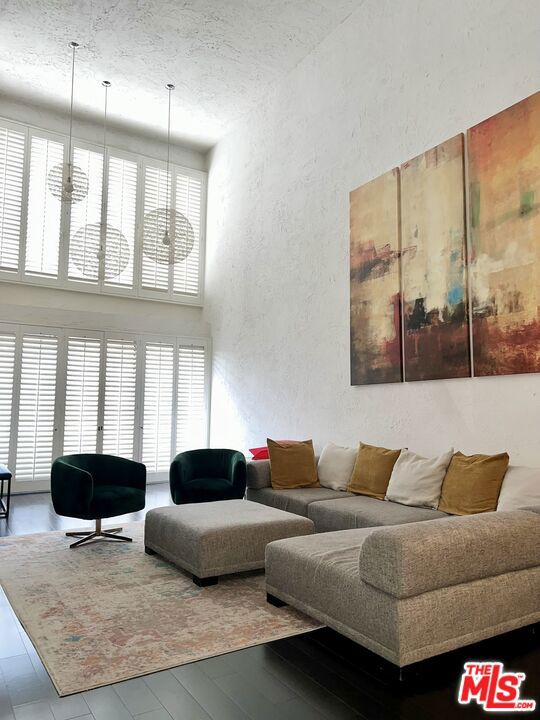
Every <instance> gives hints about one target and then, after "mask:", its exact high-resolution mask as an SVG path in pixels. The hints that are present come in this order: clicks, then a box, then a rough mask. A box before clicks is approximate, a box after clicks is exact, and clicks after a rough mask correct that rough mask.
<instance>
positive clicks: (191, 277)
mask: <svg viewBox="0 0 540 720" xmlns="http://www.w3.org/2000/svg"><path fill="white" fill-rule="evenodd" d="M66 154H67V140H66V138H64V137H63V136H61V135H56V134H51V133H46V132H43V131H40V130H37V129H34V128H30V127H27V126H24V125H20V124H13V123H8V122H7V121H2V120H0V279H4V280H10V281H12V282H26V283H32V284H38V285H48V286H54V287H61V288H63V289H66V288H67V289H73V290H86V291H88V292H100V293H112V294H116V295H118V294H120V295H127V296H135V297H145V298H151V299H160V300H167V301H171V302H183V303H188V304H200V303H201V301H202V280H201V276H202V260H203V257H202V256H203V247H204V245H203V241H204V213H205V195H206V174H205V173H202V172H200V171H197V170H190V169H188V168H181V167H178V166H174V165H173V166H171V168H170V172H169V176H168V178H167V172H166V168H165V165H164V163H161V162H159V161H153V160H149V159H147V158H143V157H142V156H138V155H133V154H131V153H124V152H120V151H118V150H114V149H107V150H106V151H105V152H104V151H103V148H100V147H95V146H93V145H89V144H86V143H82V142H80V141H77V140H75V141H74V142H73V152H72V156H73V157H72V163H73V165H74V167H76V168H79V169H80V170H81V171H82V172H83V173H84V175H85V176H86V179H87V181H88V192H87V193H86V194H85V195H84V197H82V198H80V199H79V200H78V201H75V202H72V203H63V202H62V201H61V193H62V182H63V179H64V177H63V176H64V174H65V162H66V161H67V158H66ZM75 185H76V186H77V184H76V183H75ZM75 195H76V193H75ZM167 208H172V210H170V211H169V210H167ZM171 228H172V230H171ZM166 231H171V232H170V233H169V235H170V237H172V238H173V242H172V243H167V238H166Z"/></svg>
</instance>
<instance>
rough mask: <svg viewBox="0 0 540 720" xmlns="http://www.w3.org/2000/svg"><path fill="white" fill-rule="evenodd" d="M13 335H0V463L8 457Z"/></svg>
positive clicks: (13, 364) (13, 377)
mask: <svg viewBox="0 0 540 720" xmlns="http://www.w3.org/2000/svg"><path fill="white" fill-rule="evenodd" d="M14 372H15V335H14V334H11V333H0V458H1V459H0V462H2V464H4V463H5V461H6V458H7V457H9V447H10V440H11V412H12V405H13V384H14V380H15V375H14Z"/></svg>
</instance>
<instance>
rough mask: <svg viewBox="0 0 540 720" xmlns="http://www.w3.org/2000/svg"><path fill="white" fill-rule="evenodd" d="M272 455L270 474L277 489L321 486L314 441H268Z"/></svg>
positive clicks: (270, 454) (273, 485) (269, 451)
mask: <svg viewBox="0 0 540 720" xmlns="http://www.w3.org/2000/svg"><path fill="white" fill-rule="evenodd" d="M266 443H267V445H268V454H269V456H270V476H271V480H272V487H273V488H275V489H276V490H292V489H294V488H306V487H319V481H318V480H317V466H316V465H315V453H314V452H313V442H312V441H311V440H304V441H302V442H289V443H279V442H275V440H270V438H268V440H267V441H266Z"/></svg>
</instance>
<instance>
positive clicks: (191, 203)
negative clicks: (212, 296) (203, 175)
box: [174, 173, 201, 296]
mask: <svg viewBox="0 0 540 720" xmlns="http://www.w3.org/2000/svg"><path fill="white" fill-rule="evenodd" d="M176 212H177V213H181V214H182V215H183V216H184V217H185V218H187V220H188V221H189V223H190V225H191V227H192V229H193V235H194V242H193V247H192V249H191V251H190V253H189V254H188V256H187V257H186V258H185V260H182V261H181V262H178V263H176V264H175V266H174V292H175V293H182V294H184V295H193V296H196V295H198V293H199V261H200V254H201V181H200V180H199V179H198V178H194V177H191V176H189V175H184V174H182V173H178V174H177V175H176Z"/></svg>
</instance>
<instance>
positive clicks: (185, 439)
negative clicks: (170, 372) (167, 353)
mask: <svg viewBox="0 0 540 720" xmlns="http://www.w3.org/2000/svg"><path fill="white" fill-rule="evenodd" d="M205 357H206V352H205V348H204V347H201V346H195V345H180V347H179V348H178V404H177V419H176V451H177V452H183V451H184V450H193V449H196V448H202V447H205V446H206V438H207V418H206V398H205V381H206V368H205Z"/></svg>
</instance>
